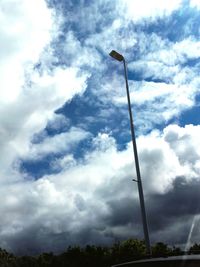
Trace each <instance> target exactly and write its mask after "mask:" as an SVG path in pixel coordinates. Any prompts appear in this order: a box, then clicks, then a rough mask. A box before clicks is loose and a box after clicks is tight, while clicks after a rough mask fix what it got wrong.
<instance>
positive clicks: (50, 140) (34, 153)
mask: <svg viewBox="0 0 200 267" xmlns="http://www.w3.org/2000/svg"><path fill="white" fill-rule="evenodd" d="M89 135H90V134H89V133H88V132H86V131H84V130H82V129H79V128H76V127H72V128H71V129H70V130H69V131H67V132H64V133H60V134H56V135H54V136H53V137H50V136H46V138H45V139H44V140H43V141H42V142H40V143H37V144H31V145H30V148H29V149H28V153H27V154H25V155H23V154H22V155H20V156H23V157H24V158H25V159H31V160H35V159H37V160H38V159H39V158H42V157H44V156H46V155H48V154H52V153H63V152H66V151H68V152H69V151H70V150H71V149H72V148H73V147H74V146H75V145H77V143H79V142H80V141H82V140H84V139H85V138H87V137H88V136H89Z"/></svg>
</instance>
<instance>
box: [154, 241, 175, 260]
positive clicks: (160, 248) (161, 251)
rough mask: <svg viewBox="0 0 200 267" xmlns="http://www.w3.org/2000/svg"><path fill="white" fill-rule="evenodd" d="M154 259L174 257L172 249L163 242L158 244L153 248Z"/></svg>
mask: <svg viewBox="0 0 200 267" xmlns="http://www.w3.org/2000/svg"><path fill="white" fill-rule="evenodd" d="M152 255H153V257H167V256H170V255H172V249H171V248H169V247H168V246H167V245H166V244H164V243H162V242H158V243H156V244H155V245H154V246H153V247H152Z"/></svg>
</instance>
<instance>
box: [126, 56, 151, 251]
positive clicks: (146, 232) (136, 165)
mask: <svg viewBox="0 0 200 267" xmlns="http://www.w3.org/2000/svg"><path fill="white" fill-rule="evenodd" d="M123 63H124V77H125V81H126V93H127V100H128V110H129V117H130V128H131V137H132V144H133V152H134V157H135V168H136V174H137V185H138V192H139V199H140V208H141V215H142V222H143V230H144V237H145V243H146V248H147V253H148V254H149V255H151V245H150V239H149V230H148V223H147V217H146V211H145V203H144V195H143V188H142V180H141V175H140V165H139V160H138V153H137V144H136V139H135V130H134V124H133V115H132V111H131V101H130V94H129V86H128V77H127V69H126V61H125V59H124V58H123Z"/></svg>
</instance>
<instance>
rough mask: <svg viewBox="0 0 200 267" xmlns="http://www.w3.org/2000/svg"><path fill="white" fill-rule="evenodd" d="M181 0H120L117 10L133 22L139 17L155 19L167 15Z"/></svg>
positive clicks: (139, 18) (177, 6) (176, 7)
mask: <svg viewBox="0 0 200 267" xmlns="http://www.w3.org/2000/svg"><path fill="white" fill-rule="evenodd" d="M181 3H182V0H175V1H173V2H172V1H171V2H170V3H169V2H166V1H165V0H151V1H145V0H142V1H141V0H120V1H119V2H118V10H120V12H122V11H123V13H124V14H126V15H124V17H125V18H129V19H131V20H133V21H135V22H137V21H139V20H141V19H146V18H147V19H149V18H150V19H153V20H154V19H156V18H158V17H163V16H168V15H171V13H172V12H173V11H175V10H177V9H179V8H180V7H181Z"/></svg>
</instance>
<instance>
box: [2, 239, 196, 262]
mask: <svg viewBox="0 0 200 267" xmlns="http://www.w3.org/2000/svg"><path fill="white" fill-rule="evenodd" d="M189 252H190V253H191V254H192V253H193V254H197V253H200V244H194V245H193V246H192V247H191V248H190V250H189ZM152 253H153V257H163V256H164V257H165V256H171V255H181V254H183V252H182V251H181V249H180V248H178V247H173V248H170V247H168V245H166V244H164V243H162V242H159V243H156V244H155V245H153V246H152ZM145 257H146V247H145V243H144V241H141V240H138V239H128V240H126V241H123V242H118V243H115V244H113V246H111V247H102V246H91V245H88V246H86V247H80V246H74V247H68V249H67V250H66V251H65V252H63V253H61V254H60V255H54V254H53V253H43V254H41V255H39V256H37V257H31V256H23V257H16V256H14V255H13V254H11V253H8V252H7V251H6V250H3V249H0V267H80V266H81V267H94V266H95V267H108V266H111V265H113V264H118V263H122V262H126V261H132V260H138V259H142V258H145Z"/></svg>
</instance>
